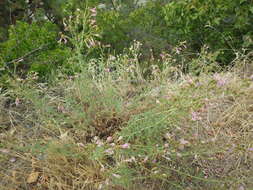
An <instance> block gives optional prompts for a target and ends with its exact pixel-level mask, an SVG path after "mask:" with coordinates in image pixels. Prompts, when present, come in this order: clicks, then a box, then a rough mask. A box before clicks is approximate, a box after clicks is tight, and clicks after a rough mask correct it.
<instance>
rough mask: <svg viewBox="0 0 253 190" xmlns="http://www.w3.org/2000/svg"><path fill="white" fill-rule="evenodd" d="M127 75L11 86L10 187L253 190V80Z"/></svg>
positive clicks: (5, 135)
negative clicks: (147, 78) (146, 77)
mask: <svg viewBox="0 0 253 190" xmlns="http://www.w3.org/2000/svg"><path fill="white" fill-rule="evenodd" d="M127 69H129V67H127V68H124V67H122V68H118V70H117V72H116V71H113V72H108V71H107V70H105V72H102V73H101V74H100V75H98V74H96V75H95V74H92V70H89V71H87V70H84V71H83V72H82V73H81V74H79V75H78V76H75V77H72V78H67V77H64V76H62V77H59V78H58V79H57V80H56V81H55V82H54V84H50V85H48V84H45V83H38V82H36V80H35V79H33V78H32V77H31V78H29V79H26V80H17V79H16V80H14V81H12V82H11V87H10V89H9V90H8V91H5V93H3V94H1V95H0V105H1V107H0V187H1V189H2V190H34V189H36V190H40V189H41V190H56V189H59V190H70V189H73V190H74V189H75V190H81V189H83V190H86V189H87V190H88V189H90V190H97V189H101V190H104V189H108V190H112V189H115V190H123V189H126V190H135V189H136V190H147V189H149V190H156V189H161V190H163V189H166V190H167V189H168V190H169V189H187V190H191V189H192V190H193V189H217V190H221V189H240V190H243V189H253V177H252V176H253V170H252V168H253V141H252V139H253V126H252V124H253V81H252V79H251V78H250V77H249V76H250V75H247V76H245V77H242V75H241V74H242V73H239V72H234V71H231V72H226V73H219V74H201V75H200V76H198V77H193V76H190V75H179V76H180V77H179V76H177V77H176V78H177V79H173V77H171V75H170V77H166V76H167V75H166V74H164V73H159V71H157V73H155V74H154V76H155V77H154V79H153V80H149V81H148V80H144V79H143V78H142V77H141V76H140V75H139V74H138V69H137V68H135V67H134V68H130V69H132V70H127ZM133 73H134V75H133ZM133 79H134V80H133Z"/></svg>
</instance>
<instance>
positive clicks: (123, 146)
mask: <svg viewBox="0 0 253 190" xmlns="http://www.w3.org/2000/svg"><path fill="white" fill-rule="evenodd" d="M121 148H123V149H129V148H130V144H129V143H125V144H123V145H121Z"/></svg>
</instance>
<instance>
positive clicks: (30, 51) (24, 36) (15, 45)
mask: <svg viewBox="0 0 253 190" xmlns="http://www.w3.org/2000/svg"><path fill="white" fill-rule="evenodd" d="M57 36H58V29H57V27H56V25H54V24H52V23H51V22H45V23H36V22H34V23H32V24H28V23H25V22H21V21H19V22H17V24H16V25H14V26H11V28H10V29H9V39H8V40H7V41H5V42H3V43H1V44H0V60H1V68H2V70H5V71H6V70H8V71H9V72H11V73H14V74H21V75H22V74H25V73H27V71H34V72H38V73H39V74H40V76H42V77H45V76H46V75H48V74H49V73H50V72H51V71H52V69H55V68H56V67H57V66H59V65H62V64H64V63H65V62H66V60H67V58H68V55H69V49H68V48H66V47H65V46H63V45H61V44H59V43H58V42H57ZM2 72H3V71H2Z"/></svg>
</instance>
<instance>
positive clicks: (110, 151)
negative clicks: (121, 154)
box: [105, 148, 114, 155]
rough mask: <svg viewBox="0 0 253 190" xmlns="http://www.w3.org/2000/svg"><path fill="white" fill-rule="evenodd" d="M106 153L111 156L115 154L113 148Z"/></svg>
mask: <svg viewBox="0 0 253 190" xmlns="http://www.w3.org/2000/svg"><path fill="white" fill-rule="evenodd" d="M105 152H106V153H107V154H109V155H112V154H114V151H113V149H112V148H108V149H107V150H105Z"/></svg>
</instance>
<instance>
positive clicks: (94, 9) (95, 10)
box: [90, 7, 97, 17]
mask: <svg viewBox="0 0 253 190" xmlns="http://www.w3.org/2000/svg"><path fill="white" fill-rule="evenodd" d="M90 12H91V16H93V17H95V16H97V9H96V7H94V8H92V9H90Z"/></svg>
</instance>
